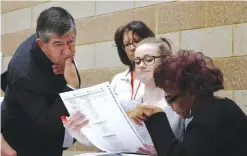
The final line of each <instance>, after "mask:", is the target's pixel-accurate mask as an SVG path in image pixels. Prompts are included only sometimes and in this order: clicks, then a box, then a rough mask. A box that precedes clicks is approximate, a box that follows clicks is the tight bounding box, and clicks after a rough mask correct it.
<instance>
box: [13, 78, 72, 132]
mask: <svg viewBox="0 0 247 156" xmlns="http://www.w3.org/2000/svg"><path fill="white" fill-rule="evenodd" d="M24 85H26V87H18V86H24ZM11 86H12V87H11V90H12V93H13V94H14V97H15V99H16V101H17V103H18V104H19V105H21V107H22V108H23V110H24V111H25V112H26V113H27V115H28V116H29V117H30V119H32V120H33V122H34V123H35V124H36V125H37V126H39V127H40V129H42V130H44V131H46V132H48V133H52V134H54V133H57V132H58V131H61V130H62V131H63V130H64V127H63V124H62V121H61V116H62V115H67V116H68V115H69V114H68V111H67V109H66V107H65V105H64V103H63V101H62V100H61V98H60V97H59V96H58V95H57V98H56V100H55V101H54V103H49V101H47V99H46V98H45V95H44V94H42V93H39V92H35V91H34V90H30V89H29V88H30V87H28V78H25V77H19V78H18V79H17V80H16V81H15V82H14V83H13V84H12V85H11ZM70 90H72V89H71V88H69V87H68V86H67V85H65V86H64V91H70Z"/></svg>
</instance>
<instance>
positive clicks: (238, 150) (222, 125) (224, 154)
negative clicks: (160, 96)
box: [145, 96, 247, 156]
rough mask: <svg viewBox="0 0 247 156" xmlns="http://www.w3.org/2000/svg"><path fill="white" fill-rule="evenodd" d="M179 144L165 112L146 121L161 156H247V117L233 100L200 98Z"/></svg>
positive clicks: (211, 97) (210, 97)
mask: <svg viewBox="0 0 247 156" xmlns="http://www.w3.org/2000/svg"><path fill="white" fill-rule="evenodd" d="M191 112H192V116H193V118H192V120H191V122H190V123H189V124H188V126H187V128H186V132H185V134H184V139H183V142H181V143H179V142H178V140H177V139H176V138H175V136H174V134H173V133H172V130H171V128H170V126H169V122H168V120H167V117H166V115H165V113H157V114H154V115H152V116H151V117H150V118H149V119H148V120H146V121H145V124H146V126H147V129H148V131H149V133H150V135H151V138H152V140H153V143H154V146H155V148H156V150H157V152H158V155H159V156H247V117H246V115H245V114H244V112H243V111H242V110H241V109H240V108H239V107H238V106H237V105H236V103H235V102H233V101H232V100H230V99H227V98H224V99H217V98H215V97H214V96H209V97H201V98H198V100H197V102H196V103H195V104H194V106H193V108H192V110H191Z"/></svg>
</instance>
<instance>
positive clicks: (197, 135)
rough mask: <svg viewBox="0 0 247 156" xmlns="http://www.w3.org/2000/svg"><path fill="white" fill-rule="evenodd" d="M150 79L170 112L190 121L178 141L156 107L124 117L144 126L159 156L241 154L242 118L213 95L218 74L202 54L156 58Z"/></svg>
mask: <svg viewBox="0 0 247 156" xmlns="http://www.w3.org/2000/svg"><path fill="white" fill-rule="evenodd" d="M161 62H162V63H161V64H160V65H159V66H158V67H157V68H156V70H155V73H154V80H155V84H156V86H157V87H160V88H162V89H163V90H164V91H165V92H166V93H167V95H166V96H165V97H164V98H165V99H166V101H167V102H168V104H169V105H170V106H171V108H172V109H173V110H174V111H175V112H177V114H179V115H180V116H181V117H182V118H184V119H185V118H190V119H191V121H190V123H189V124H188V126H187V128H186V132H185V134H184V139H183V141H182V142H180V143H179V142H178V140H177V139H176V138H175V136H174V134H173V132H172V130H171V127H170V125H169V122H168V119H167V115H166V114H165V113H164V112H163V110H162V109H160V108H159V107H155V106H151V105H146V106H141V105H140V106H138V107H136V109H135V110H134V111H132V112H130V113H129V114H128V115H129V117H130V118H132V119H133V120H134V121H135V122H137V123H139V124H142V121H144V122H145V125H146V126H147V129H148V131H149V133H150V135H151V137H152V140H153V143H154V146H155V148H156V150H157V153H158V155H159V156H233V155H234V156H246V155H247V133H246V132H247V116H246V115H245V114H244V112H243V111H242V110H241V109H240V108H239V107H238V105H237V104H236V103H235V102H233V101H232V100H230V99H228V98H220V97H215V96H214V92H216V91H218V90H220V89H223V88H224V87H223V74H222V72H221V71H220V70H219V69H217V68H215V67H214V65H213V63H212V60H211V59H210V58H209V57H206V56H204V55H203V54H202V53H196V52H194V51H187V50H181V51H179V52H178V54H176V55H173V56H170V57H169V56H168V57H164V58H161Z"/></svg>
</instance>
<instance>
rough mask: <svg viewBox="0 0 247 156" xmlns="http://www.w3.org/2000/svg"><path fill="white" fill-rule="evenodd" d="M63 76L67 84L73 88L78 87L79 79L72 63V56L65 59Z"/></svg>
mask: <svg viewBox="0 0 247 156" xmlns="http://www.w3.org/2000/svg"><path fill="white" fill-rule="evenodd" d="M64 78H65V80H66V81H67V84H68V85H70V86H71V87H73V88H79V79H78V77H77V73H76V67H75V65H74V64H73V63H72V58H67V59H66V60H65V66H64Z"/></svg>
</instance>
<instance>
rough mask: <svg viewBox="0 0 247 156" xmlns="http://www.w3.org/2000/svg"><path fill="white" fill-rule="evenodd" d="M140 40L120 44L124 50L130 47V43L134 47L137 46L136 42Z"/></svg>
mask: <svg viewBox="0 0 247 156" xmlns="http://www.w3.org/2000/svg"><path fill="white" fill-rule="evenodd" d="M140 41H141V40H140ZM140 41H134V42H130V43H127V44H124V45H122V48H123V50H125V51H126V50H129V49H130V47H131V45H132V46H134V47H137V45H138V43H139V42H140Z"/></svg>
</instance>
